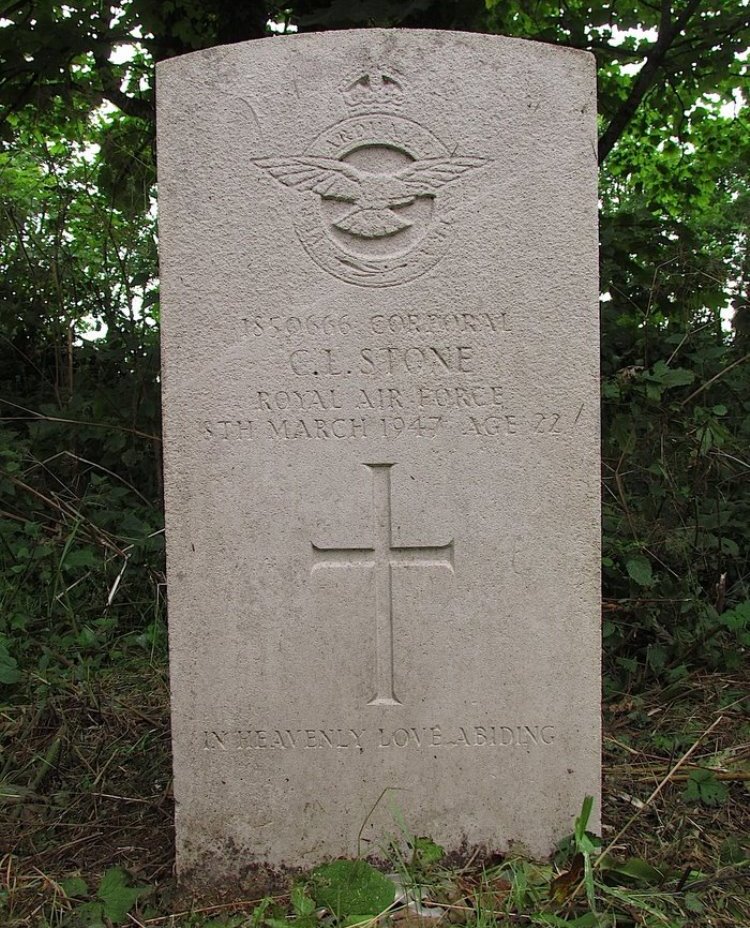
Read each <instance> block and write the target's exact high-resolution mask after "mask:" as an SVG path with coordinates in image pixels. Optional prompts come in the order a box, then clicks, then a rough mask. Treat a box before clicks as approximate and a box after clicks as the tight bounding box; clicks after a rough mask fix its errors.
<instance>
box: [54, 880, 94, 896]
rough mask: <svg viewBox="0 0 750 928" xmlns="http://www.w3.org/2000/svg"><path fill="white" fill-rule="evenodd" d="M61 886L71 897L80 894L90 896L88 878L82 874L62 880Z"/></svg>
mask: <svg viewBox="0 0 750 928" xmlns="http://www.w3.org/2000/svg"><path fill="white" fill-rule="evenodd" d="M60 887H61V888H62V890H63V892H64V893H65V895H66V896H68V898H70V899H75V898H76V897H78V896H88V894H89V888H88V886H87V885H86V880H84V879H83V877H80V876H71V877H68V878H67V879H66V880H60Z"/></svg>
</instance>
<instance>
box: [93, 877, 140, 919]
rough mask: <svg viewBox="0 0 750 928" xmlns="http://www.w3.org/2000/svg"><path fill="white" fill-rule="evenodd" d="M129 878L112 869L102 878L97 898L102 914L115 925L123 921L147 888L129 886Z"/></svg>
mask: <svg viewBox="0 0 750 928" xmlns="http://www.w3.org/2000/svg"><path fill="white" fill-rule="evenodd" d="M128 882H129V878H128V875H127V874H126V873H125V871H124V870H121V869H120V868H119V867H112V868H111V869H109V870H107V872H106V873H105V874H104V876H103V877H102V881H101V883H100V884H99V889H98V890H97V892H96V895H97V898H98V899H101V901H102V905H103V908H104V914H105V915H106V916H107V918H108V919H110V921H113V922H115V923H118V922H123V921H125V919H126V917H127V914H128V912H129V911H130V910H131V909H132V908H133V906H134V905H135V903H136V900H137V899H138V897H139V896H141V895H142V894H143V893H144V892H146V890H147V889H148V886H129V885H128Z"/></svg>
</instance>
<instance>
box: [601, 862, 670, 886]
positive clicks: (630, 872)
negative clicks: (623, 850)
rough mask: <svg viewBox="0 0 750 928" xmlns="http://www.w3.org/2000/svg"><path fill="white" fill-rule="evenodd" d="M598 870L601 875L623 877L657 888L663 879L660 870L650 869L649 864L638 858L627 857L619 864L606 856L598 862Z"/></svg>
mask: <svg viewBox="0 0 750 928" xmlns="http://www.w3.org/2000/svg"><path fill="white" fill-rule="evenodd" d="M599 868H600V869H601V870H602V872H603V873H611V874H615V875H616V876H625V877H628V878H629V879H630V880H635V881H636V882H638V883H646V884H649V885H652V886H658V885H659V884H661V883H663V882H664V879H665V876H664V873H662V871H661V870H657V868H656V867H652V866H651V864H649V863H647V862H646V861H645V860H643V859H642V858H640V857H629V858H628V859H627V860H626V861H623V862H620V861H618V860H616V859H615V858H613V857H610V856H609V855H607V856H605V857H603V858H602V860H601V861H600V862H599Z"/></svg>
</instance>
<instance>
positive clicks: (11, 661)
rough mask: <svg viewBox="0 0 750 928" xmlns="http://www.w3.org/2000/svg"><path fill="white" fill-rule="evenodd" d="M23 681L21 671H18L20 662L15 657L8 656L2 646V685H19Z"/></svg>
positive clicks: (0, 655) (0, 667)
mask: <svg viewBox="0 0 750 928" xmlns="http://www.w3.org/2000/svg"><path fill="white" fill-rule="evenodd" d="M20 679H21V671H20V670H19V669H18V661H17V660H16V659H15V657H11V656H10V654H8V651H7V650H6V648H5V646H4V645H2V644H0V683H7V684H8V685H10V684H12V683H18V681H19V680H20Z"/></svg>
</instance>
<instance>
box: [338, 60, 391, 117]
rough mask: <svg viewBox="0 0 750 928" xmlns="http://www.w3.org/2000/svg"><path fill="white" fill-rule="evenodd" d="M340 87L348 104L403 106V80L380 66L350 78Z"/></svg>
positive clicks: (360, 105) (354, 105)
mask: <svg viewBox="0 0 750 928" xmlns="http://www.w3.org/2000/svg"><path fill="white" fill-rule="evenodd" d="M339 89H340V91H341V94H342V96H343V97H344V100H345V101H346V104H347V106H351V107H356V108H359V107H368V108H377V107H384V106H401V104H402V102H403V99H404V88H403V84H402V83H401V81H399V80H398V78H396V77H395V76H394V74H393V73H392V72H389V71H386V70H385V69H384V68H380V67H377V68H372V69H371V70H369V71H365V72H364V73H360V74H358V75H357V76H356V77H354V78H348V79H347V80H345V81H344V83H343V84H342V85H341V87H340V88H339Z"/></svg>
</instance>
